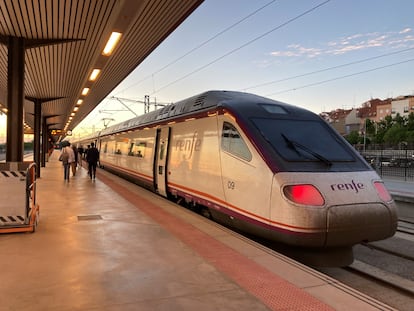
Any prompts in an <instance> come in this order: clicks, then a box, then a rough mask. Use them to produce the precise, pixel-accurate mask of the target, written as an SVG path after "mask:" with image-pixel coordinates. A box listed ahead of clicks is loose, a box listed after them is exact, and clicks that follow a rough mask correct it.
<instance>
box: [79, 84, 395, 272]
mask: <svg viewBox="0 0 414 311" xmlns="http://www.w3.org/2000/svg"><path fill="white" fill-rule="evenodd" d="M90 142H95V143H96V145H97V146H98V147H99V149H100V163H101V165H102V166H104V167H105V169H107V170H109V171H112V172H114V173H116V174H119V175H122V176H123V177H126V178H128V179H130V180H133V181H134V182H136V183H138V184H140V185H142V186H145V187H147V188H149V189H151V190H152V191H155V192H156V193H158V194H160V195H161V196H164V197H167V198H169V199H173V200H176V201H183V202H186V203H187V205H188V206H193V207H196V208H197V209H199V210H200V211H201V212H202V213H203V214H204V215H206V216H209V217H211V218H212V219H214V220H216V221H217V222H219V223H223V224H225V225H228V226H230V227H233V228H235V229H238V230H241V231H244V232H246V233H249V234H253V235H255V236H258V237H261V238H265V239H266V240H269V241H277V242H278V243H282V244H283V245H290V246H294V248H295V249H299V250H300V253H305V252H307V251H308V252H309V253H312V252H315V253H318V254H331V255H332V257H334V258H335V259H334V260H335V261H336V262H335V263H333V265H341V266H343V265H347V264H350V263H351V262H352V261H353V254H352V246H353V245H355V244H358V243H360V242H367V241H375V240H382V239H385V238H388V237H391V236H393V235H394V233H395V231H396V227H397V212H396V206H395V204H394V201H393V200H392V197H391V196H390V194H389V192H388V191H387V190H386V188H385V186H384V183H383V182H382V181H381V179H380V177H379V176H378V175H377V173H376V172H375V171H374V170H372V168H371V167H370V166H369V165H368V164H367V163H366V162H365V160H364V159H363V158H362V157H361V156H360V155H359V154H358V153H357V152H356V151H355V150H354V149H353V147H352V146H350V145H349V144H348V143H347V142H346V140H345V139H343V138H342V137H341V136H340V135H339V134H338V133H337V132H336V131H335V130H333V129H332V128H331V127H330V125H329V124H327V123H326V122H325V121H324V120H323V119H321V118H320V117H319V116H318V115H316V114H314V113H312V112H309V111H307V110H305V109H302V108H298V107H295V106H292V105H288V104H285V103H282V102H278V101H275V100H271V99H267V98H264V97H260V96H257V95H253V94H247V93H241V92H232V91H208V92H205V93H202V94H200V95H198V96H194V97H191V98H189V99H186V100H183V101H180V102H177V103H175V104H171V105H169V106H166V107H164V108H162V109H159V110H156V111H153V112H150V113H147V114H145V115H142V116H139V117H136V118H134V119H131V120H128V121H125V122H122V123H120V124H118V125H114V126H112V127H109V128H107V129H104V130H102V131H101V132H99V133H96V136H94V137H88V138H87V139H85V140H83V141H80V142H78V144H81V145H83V147H85V146H86V145H87V144H89V143H90ZM319 264H320V265H325V264H323V263H318V262H317V263H315V265H319ZM328 265H332V262H329V263H328Z"/></svg>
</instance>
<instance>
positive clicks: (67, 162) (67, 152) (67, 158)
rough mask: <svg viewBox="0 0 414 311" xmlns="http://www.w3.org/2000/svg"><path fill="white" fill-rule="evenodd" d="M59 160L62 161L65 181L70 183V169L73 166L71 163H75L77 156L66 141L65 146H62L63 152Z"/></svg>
mask: <svg viewBox="0 0 414 311" xmlns="http://www.w3.org/2000/svg"><path fill="white" fill-rule="evenodd" d="M59 160H60V161H62V164H63V177H64V180H65V181H66V180H67V181H69V176H70V167H71V165H72V164H71V163H72V162H73V161H75V154H74V152H73V149H72V148H71V147H70V143H69V142H68V141H65V142H64V144H62V152H61V153H60V156H59Z"/></svg>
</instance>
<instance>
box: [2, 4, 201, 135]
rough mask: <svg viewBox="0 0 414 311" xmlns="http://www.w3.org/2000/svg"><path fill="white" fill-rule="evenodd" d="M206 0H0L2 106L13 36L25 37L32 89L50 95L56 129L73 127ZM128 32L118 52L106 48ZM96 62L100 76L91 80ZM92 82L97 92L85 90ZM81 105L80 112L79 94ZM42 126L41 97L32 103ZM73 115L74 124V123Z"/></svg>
mask: <svg viewBox="0 0 414 311" xmlns="http://www.w3.org/2000/svg"><path fill="white" fill-rule="evenodd" d="M202 2H203V0H36V1H35V0H33V1H28V0H3V1H1V2H0V43H2V44H0V104H1V105H2V106H1V107H0V108H7V64H8V48H7V42H8V41H7V40H8V38H9V36H14V37H23V38H25V46H26V52H25V82H24V96H25V97H26V98H29V99H32V98H39V99H41V100H43V101H44V103H43V104H42V114H43V116H46V117H47V123H48V125H49V128H50V129H59V130H61V129H64V128H65V126H66V127H67V129H68V130H69V129H73V128H74V127H76V125H77V124H79V123H80V122H81V121H82V119H84V118H85V117H86V116H87V114H88V113H89V112H91V111H92V110H93V109H94V108H95V107H96V106H97V105H98V104H99V103H100V102H101V101H102V100H103V99H104V98H105V97H106V96H107V95H108V94H109V93H110V92H111V91H112V90H113V89H114V88H115V87H116V86H117V85H118V84H119V83H120V82H121V81H122V80H123V79H124V78H125V77H126V76H127V75H128V74H129V73H130V72H131V71H133V70H134V69H135V68H136V67H137V66H138V65H139V64H140V63H141V62H142V61H143V60H144V59H145V57H147V56H148V55H149V54H150V53H151V52H152V51H153V50H154V49H155V48H156V47H157V46H158V45H159V44H160V43H161V42H162V41H163V40H164V39H165V38H166V37H167V36H168V35H169V34H170V33H171V32H172V31H173V30H174V29H176V28H177V27H178V26H179V25H180V23H182V22H183V21H184V20H185V18H186V17H187V16H188V15H189V14H190V13H191V12H193V11H194V10H195V9H196V8H197V7H198V6H199V5H200V4H201V3H202ZM113 31H116V32H120V33H121V34H122V36H121V39H120V41H119V44H118V46H117V47H116V48H115V50H114V53H113V54H112V55H111V56H104V55H102V50H103V48H104V46H105V44H106V42H107V40H108V39H109V37H110V34H111V33H112V32H113ZM94 68H97V69H101V70H102V71H101V73H100V75H99V76H98V78H97V80H96V81H94V82H91V81H89V80H88V78H89V75H90V74H91V72H92V70H93V69H94ZM85 87H88V88H90V91H89V93H88V94H87V95H86V96H82V95H81V92H82V90H83V89H84V88H85ZM79 99H83V103H82V104H81V105H80V106H79V110H78V111H76V112H75V115H74V116H72V120H70V121H69V118H70V116H71V114H72V113H73V112H74V108H75V106H77V103H78V100H79ZM24 114H25V115H24V120H25V122H26V123H27V124H28V125H30V126H31V127H32V128H33V126H34V116H33V114H34V104H33V102H32V101H30V100H25V103H24ZM68 121H69V125H67V124H68Z"/></svg>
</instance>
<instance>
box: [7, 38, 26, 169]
mask: <svg viewBox="0 0 414 311" xmlns="http://www.w3.org/2000/svg"><path fill="white" fill-rule="evenodd" d="M24 54H25V40H24V38H18V37H8V66H7V69H8V71H7V109H8V112H7V153H6V161H7V162H22V161H23V134H24V131H23V103H24Z"/></svg>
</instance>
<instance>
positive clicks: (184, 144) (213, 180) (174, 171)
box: [167, 116, 224, 207]
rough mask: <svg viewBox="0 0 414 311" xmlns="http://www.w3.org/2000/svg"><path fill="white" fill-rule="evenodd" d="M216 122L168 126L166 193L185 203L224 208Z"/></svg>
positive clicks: (209, 118)
mask: <svg viewBox="0 0 414 311" xmlns="http://www.w3.org/2000/svg"><path fill="white" fill-rule="evenodd" d="M218 143H219V142H218V134H217V119H216V117H215V116H211V117H207V118H199V119H191V120H187V121H185V122H179V123H176V124H173V125H171V140H170V144H169V163H168V168H167V169H168V175H167V181H168V191H169V192H170V193H171V194H172V195H174V196H180V197H184V198H185V199H186V201H188V202H195V203H198V204H202V205H206V206H207V207H213V206H218V205H222V204H223V200H224V194H223V187H222V181H221V166H220V158H219V146H218Z"/></svg>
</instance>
